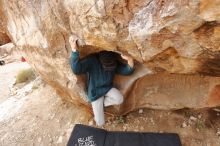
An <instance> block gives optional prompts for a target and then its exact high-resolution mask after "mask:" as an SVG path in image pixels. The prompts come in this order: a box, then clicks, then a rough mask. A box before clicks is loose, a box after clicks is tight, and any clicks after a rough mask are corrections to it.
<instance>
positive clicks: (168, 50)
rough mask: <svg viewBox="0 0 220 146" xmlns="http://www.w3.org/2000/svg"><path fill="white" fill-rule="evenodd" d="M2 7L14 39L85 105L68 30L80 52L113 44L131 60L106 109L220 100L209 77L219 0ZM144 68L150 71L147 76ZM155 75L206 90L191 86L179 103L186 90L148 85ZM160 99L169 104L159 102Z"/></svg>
mask: <svg viewBox="0 0 220 146" xmlns="http://www.w3.org/2000/svg"><path fill="white" fill-rule="evenodd" d="M0 8H1V10H2V12H1V16H2V17H3V18H4V20H5V24H4V26H5V27H6V30H7V33H8V35H9V36H10V38H11V40H12V41H13V43H14V44H15V45H16V47H17V48H18V49H19V50H20V51H21V53H22V55H23V56H25V57H26V58H27V61H28V62H29V63H30V64H31V65H32V66H33V68H34V69H35V70H36V71H37V72H38V73H39V74H40V75H41V76H42V77H43V78H44V79H45V80H46V81H47V82H48V83H49V84H50V85H52V86H53V87H54V88H55V89H56V90H57V92H58V93H59V94H61V96H62V97H64V98H65V99H67V100H69V101H72V102H74V103H77V104H84V105H89V104H88V103H87V102H85V99H86V93H85V89H84V88H85V84H84V80H85V77H84V76H75V75H74V74H73V73H72V72H71V70H70V66H69V55H70V53H71V49H70V46H69V43H68V37H69V36H70V35H71V33H74V34H77V35H78V36H79V37H81V38H82V40H83V41H84V42H85V44H86V45H84V46H82V47H80V52H81V55H82V56H85V55H87V54H89V53H93V52H97V51H100V50H112V51H116V50H117V51H121V52H124V53H128V54H130V55H131V56H132V57H133V58H134V59H135V60H136V61H137V63H136V72H135V74H134V75H132V76H130V77H117V78H116V86H118V87H119V88H120V89H121V90H122V92H123V94H124V96H125V102H124V104H123V105H121V107H120V108H117V109H119V110H117V111H114V110H113V109H110V110H109V111H110V112H112V113H118V114H123V113H126V112H128V111H131V110H134V109H136V108H139V107H153V108H161V109H173V108H175V109H177V108H183V107H190V108H198V107H207V106H209V107H211V106H217V105H219V103H220V97H218V96H217V95H218V94H217V93H218V90H217V89H218V84H220V81H219V78H218V77H213V76H219V75H220V63H219V62H220V59H219V56H220V52H219V50H220V1H219V0H45V1H43V0H42V1H34V0H0ZM149 69H150V70H151V71H149ZM148 73H154V74H155V75H154V76H152V78H151V76H149V75H148ZM169 73H176V74H194V75H188V76H189V77H188V76H187V75H186V76H185V75H184V76H180V77H175V75H174V79H176V80H174V79H173V78H172V77H173V75H170V74H169ZM200 75H207V76H209V77H208V78H207V79H206V77H203V76H200ZM155 76H159V77H160V78H167V80H168V82H169V83H170V84H174V85H175V84H177V83H181V82H183V83H184V84H181V85H180V86H179V87H178V89H180V88H186V87H187V88H186V89H189V90H190V89H191V88H190V87H193V88H195V89H197V90H203V88H202V87H201V88H199V87H198V88H197V87H194V86H197V84H195V83H198V84H199V83H203V82H205V83H206V84H205V90H203V92H202V94H201V93H199V92H200V91H197V90H196V91H194V90H193V91H191V90H190V93H192V94H190V95H191V96H190V97H189V96H187V97H188V98H189V99H187V100H186V101H182V98H184V97H186V95H188V94H185V93H186V92H188V91H187V90H186V89H185V90H182V89H181V90H179V92H184V94H182V93H179V94H182V95H181V96H179V95H178V94H176V93H174V92H173V91H171V90H168V89H167V90H164V91H163V92H161V93H160V91H162V89H164V88H162V87H165V86H166V84H164V83H163V85H161V86H160V87H158V88H157V90H156V89H152V90H153V91H148V89H146V88H147V87H148V86H150V84H151V83H150V82H152V83H154V82H155V83H161V82H162V81H160V80H159V78H156V77H155ZM176 76H179V75H176ZM194 76H195V79H194ZM153 79H155V80H153ZM156 79H157V80H156ZM194 80H196V81H194ZM209 80H210V81H213V80H216V81H219V82H215V84H213V83H212V82H210V81H209ZM200 81H201V82H200ZM161 84H162V83H161ZM154 85H155V86H156V84H154ZM152 86H153V85H152ZM169 86H170V85H169ZM172 87H173V88H174V87H175V86H172ZM161 88H162V89H161ZM159 89H160V90H159ZM174 89H175V88H174ZM149 92H150V93H151V92H152V93H151V94H150V93H149ZM213 92H216V94H215V96H214V95H213V94H214V93H213ZM157 94H160V95H157ZM154 95H155V100H156V101H155V100H153V97H154ZM211 95H213V96H211ZM168 97H170V98H168ZM211 97H212V98H211ZM210 98H211V99H213V100H214V99H215V101H216V102H215V103H213V102H210ZM162 99H164V100H165V99H166V100H168V99H169V100H170V101H171V102H168V101H167V102H166V103H165V102H159V101H163V100H162ZM191 100H193V101H195V102H193V103H194V104H193V103H191V102H190V101H191ZM195 103H201V104H199V106H198V105H197V104H195ZM211 103H212V104H211Z"/></svg>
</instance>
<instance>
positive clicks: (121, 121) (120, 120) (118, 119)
mask: <svg viewBox="0 0 220 146" xmlns="http://www.w3.org/2000/svg"><path fill="white" fill-rule="evenodd" d="M116 121H117V124H124V123H125V118H124V117H123V116H119V117H116Z"/></svg>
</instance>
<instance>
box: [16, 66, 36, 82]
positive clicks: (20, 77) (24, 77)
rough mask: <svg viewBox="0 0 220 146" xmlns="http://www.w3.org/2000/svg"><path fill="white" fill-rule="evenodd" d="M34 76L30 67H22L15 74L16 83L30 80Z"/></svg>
mask: <svg viewBox="0 0 220 146" xmlns="http://www.w3.org/2000/svg"><path fill="white" fill-rule="evenodd" d="M35 77H36V76H35V74H34V72H33V70H32V69H31V68H29V69H23V70H21V71H19V72H18V74H17V76H16V84H17V83H23V82H26V81H30V80H32V79H34V78H35Z"/></svg>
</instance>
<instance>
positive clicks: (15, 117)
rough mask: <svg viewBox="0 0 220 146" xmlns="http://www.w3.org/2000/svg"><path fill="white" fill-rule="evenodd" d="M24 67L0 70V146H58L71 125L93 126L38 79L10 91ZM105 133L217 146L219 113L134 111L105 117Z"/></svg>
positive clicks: (80, 111) (87, 117) (84, 114)
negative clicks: (170, 136)
mask: <svg viewBox="0 0 220 146" xmlns="http://www.w3.org/2000/svg"><path fill="white" fill-rule="evenodd" d="M28 67H29V66H28V64H27V63H21V62H13V63H9V64H6V65H5V66H0V92H1V94H0V146H15V145H16V146H31V145H33V146H35V145H36V146H48V145H54V146H63V145H66V144H67V141H68V138H69V136H70V133H71V131H72V129H73V127H74V125H75V124H76V123H82V124H86V125H91V126H95V123H94V121H93V118H92V115H91V114H89V113H88V112H86V111H85V109H84V108H83V107H76V106H74V105H72V104H71V103H67V102H65V101H63V100H61V98H60V97H59V96H58V95H57V94H56V93H55V91H54V90H53V89H52V88H51V87H50V86H49V85H47V84H45V83H44V82H43V81H42V80H41V79H40V78H39V77H38V78H37V79H35V80H34V81H31V82H28V83H26V84H22V85H21V86H17V85H16V86H14V87H13V86H12V84H13V82H14V78H15V75H16V74H17V72H18V71H19V70H21V69H23V68H28ZM106 120H107V122H106V125H105V126H104V127H103V128H104V129H107V130H114V131H139V132H175V133H178V134H179V136H180V138H181V141H182V144H183V145H184V146H220V110H219V109H218V108H215V109H201V110H190V109H183V110H177V111H160V110H151V109H139V110H138V111H134V112H132V113H130V114H128V115H126V116H123V117H107V118H106Z"/></svg>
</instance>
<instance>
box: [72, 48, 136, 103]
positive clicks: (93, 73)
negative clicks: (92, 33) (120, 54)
mask: <svg viewBox="0 0 220 146" xmlns="http://www.w3.org/2000/svg"><path fill="white" fill-rule="evenodd" d="M70 61H71V62H70V64H71V69H72V71H73V73H75V74H76V75H79V74H87V92H88V98H89V101H90V102H92V101H95V100H96V99H98V98H99V97H101V96H103V95H105V94H106V93H107V92H108V91H109V90H110V89H111V88H112V87H113V79H114V75H115V73H118V74H122V75H130V74H132V72H133V71H134V69H133V68H131V67H130V66H129V65H128V64H122V63H121V62H118V63H117V67H116V69H115V70H113V71H105V70H104V69H103V68H102V65H101V62H100V61H99V59H98V58H97V56H96V55H89V56H87V57H85V58H83V59H79V52H78V51H76V52H72V54H71V59H70Z"/></svg>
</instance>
